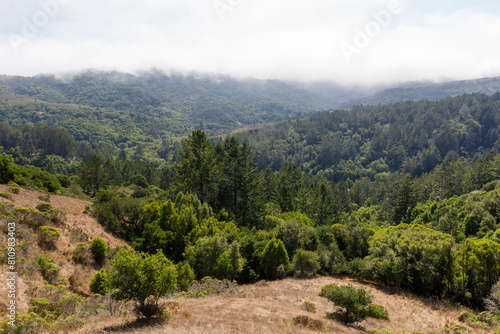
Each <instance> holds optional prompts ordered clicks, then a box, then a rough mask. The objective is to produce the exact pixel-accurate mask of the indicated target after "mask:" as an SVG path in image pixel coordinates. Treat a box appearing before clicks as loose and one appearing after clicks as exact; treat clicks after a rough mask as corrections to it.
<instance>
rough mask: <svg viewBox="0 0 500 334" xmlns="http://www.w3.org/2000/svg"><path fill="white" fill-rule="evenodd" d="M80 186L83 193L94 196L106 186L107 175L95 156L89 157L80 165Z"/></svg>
mask: <svg viewBox="0 0 500 334" xmlns="http://www.w3.org/2000/svg"><path fill="white" fill-rule="evenodd" d="M78 175H79V177H80V185H81V186H82V189H83V191H84V192H85V193H87V194H88V195H91V196H94V195H95V194H96V193H97V192H98V191H99V190H100V189H102V188H103V187H105V186H106V185H107V184H108V173H107V170H106V168H105V167H104V164H103V162H102V160H101V158H99V157H98V156H97V155H91V156H90V157H88V158H87V159H85V160H84V161H82V163H81V164H80V169H79V173H78Z"/></svg>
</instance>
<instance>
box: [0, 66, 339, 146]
mask: <svg viewBox="0 0 500 334" xmlns="http://www.w3.org/2000/svg"><path fill="white" fill-rule="evenodd" d="M0 84H2V86H0V92H2V93H4V94H5V93H9V92H10V93H15V94H18V95H22V96H26V97H30V98H34V99H38V100H43V101H47V102H56V103H70V104H76V105H79V106H90V107H92V108H98V110H100V111H101V114H102V112H104V111H106V112H110V114H109V117H106V116H104V118H107V121H108V122H113V120H118V121H120V119H123V118H129V119H130V118H131V119H132V120H133V123H135V125H136V126H139V128H140V130H144V129H145V128H148V131H149V132H148V135H150V136H152V137H158V136H161V135H164V134H171V135H172V134H173V135H186V134H187V131H189V130H191V129H192V128H193V127H198V126H202V127H203V128H204V129H205V130H206V131H207V132H208V133H211V134H216V133H220V132H222V131H228V130H231V129H234V128H237V127H239V126H241V125H249V124H257V123H262V122H269V121H276V120H281V119H284V118H287V117H293V116H296V115H297V114H301V113H307V112H311V111H317V110H322V109H326V108H327V107H328V106H329V104H328V103H327V102H325V101H326V99H325V98H322V97H320V96H318V95H315V94H312V93H310V92H308V91H306V90H304V89H300V88H294V87H292V86H290V85H287V84H286V83H284V82H281V81H278V80H256V79H234V78H231V77H227V76H222V75H205V74H180V73H172V74H165V73H163V72H159V71H150V72H145V73H142V74H140V75H132V74H125V73H118V72H110V73H108V72H84V73H80V74H76V75H74V76H68V77H67V78H56V77H55V76H53V75H52V76H49V75H47V76H44V75H40V76H36V77H8V76H2V77H0ZM4 100H5V99H4ZM4 102H8V98H7V101H4ZM34 109H37V108H34ZM36 111H37V112H44V113H47V111H46V110H36ZM112 111H122V112H121V113H116V112H114V113H113V112H112ZM80 112H84V113H85V112H87V115H89V114H88V109H85V110H83V111H80ZM54 113H58V111H57V110H56V111H54V112H53V113H52V115H47V116H46V117H47V120H46V121H47V122H51V121H52V122H57V123H60V121H59V122H58V121H56V120H55V119H54V118H52V117H49V116H53V114H54ZM49 114H50V113H49ZM63 115H64V116H66V117H67V112H66V113H63ZM61 116H62V115H61ZM64 116H63V117H64ZM90 116H92V115H90ZM97 117H99V116H97ZM101 119H102V118H101ZM9 120H10V121H13V119H12V118H11V119H9ZM89 123H90V125H92V126H96V127H98V125H99V124H98V123H97V122H95V120H94V121H92V120H89ZM52 124H53V123H52ZM129 130H130V129H129ZM186 130H187V131H186ZM132 131H133V129H132Z"/></svg>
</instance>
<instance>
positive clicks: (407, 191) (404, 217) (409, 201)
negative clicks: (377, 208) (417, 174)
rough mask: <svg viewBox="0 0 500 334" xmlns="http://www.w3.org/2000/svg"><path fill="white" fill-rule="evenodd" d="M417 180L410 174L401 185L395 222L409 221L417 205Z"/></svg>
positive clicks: (395, 205)
mask: <svg viewBox="0 0 500 334" xmlns="http://www.w3.org/2000/svg"><path fill="white" fill-rule="evenodd" d="M417 200H418V197H417V190H416V187H415V181H414V180H413V178H412V177H411V176H410V175H408V176H406V177H405V178H404V180H403V181H402V183H401V184H400V186H399V189H398V192H397V194H396V200H395V203H394V218H393V219H394V224H396V225H397V224H400V223H409V218H410V214H411V210H412V209H413V208H414V207H415V205H417Z"/></svg>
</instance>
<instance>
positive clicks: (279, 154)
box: [237, 93, 500, 181]
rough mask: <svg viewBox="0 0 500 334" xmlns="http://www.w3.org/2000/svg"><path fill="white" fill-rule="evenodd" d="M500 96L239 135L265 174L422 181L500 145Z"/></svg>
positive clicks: (387, 108) (325, 117)
mask: <svg viewBox="0 0 500 334" xmlns="http://www.w3.org/2000/svg"><path fill="white" fill-rule="evenodd" d="M499 109H500V93H496V94H494V95H492V96H486V95H483V94H471V95H463V96H459V97H454V98H446V99H443V100H441V101H420V102H401V103H397V104H392V105H380V106H357V107H353V108H352V109H351V110H336V111H332V112H322V113H315V114H312V115H310V116H308V117H305V118H302V119H298V120H293V121H288V122H284V123H280V124H279V125H276V126H268V127H262V128H260V129H254V130H250V131H248V132H245V133H241V134H238V135H237V136H238V138H239V139H240V140H241V141H243V140H245V141H247V142H248V143H249V145H250V146H251V147H252V149H253V152H254V154H255V155H256V163H257V166H258V168H259V169H260V170H263V169H265V168H266V167H267V166H270V167H271V168H272V169H273V170H279V169H280V168H281V167H282V166H283V165H285V164H286V163H288V164H291V165H295V166H298V167H299V168H300V169H301V170H303V171H305V172H307V173H314V174H317V173H321V174H323V175H325V177H327V178H328V179H330V180H334V181H340V180H348V179H351V180H356V179H358V178H361V177H370V178H371V179H373V178H374V177H375V175H377V174H379V173H384V172H402V173H408V174H410V175H412V176H419V175H422V174H424V173H429V172H431V171H432V170H433V169H434V168H435V167H436V166H437V165H439V164H441V163H446V162H447V161H454V160H456V156H459V157H462V158H464V159H465V160H467V161H472V162H473V161H475V160H476V159H477V157H478V156H480V155H481V154H483V153H484V152H487V151H489V150H495V151H498V149H499V148H500V140H499V139H500V137H499V135H500V113H499V112H498V111H499Z"/></svg>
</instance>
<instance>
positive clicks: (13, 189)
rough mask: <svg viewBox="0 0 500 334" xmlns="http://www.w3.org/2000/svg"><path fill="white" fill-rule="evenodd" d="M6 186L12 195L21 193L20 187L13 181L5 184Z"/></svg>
mask: <svg viewBox="0 0 500 334" xmlns="http://www.w3.org/2000/svg"><path fill="white" fill-rule="evenodd" d="M7 186H8V187H9V191H10V192H11V193H13V194H19V192H20V191H21V187H19V185H18V184H17V183H15V182H13V181H9V183H7Z"/></svg>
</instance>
